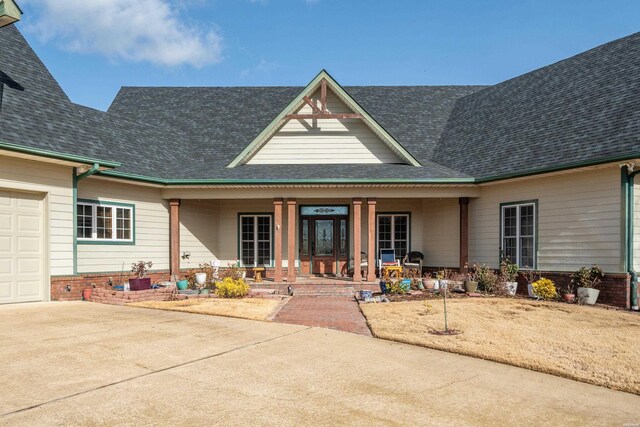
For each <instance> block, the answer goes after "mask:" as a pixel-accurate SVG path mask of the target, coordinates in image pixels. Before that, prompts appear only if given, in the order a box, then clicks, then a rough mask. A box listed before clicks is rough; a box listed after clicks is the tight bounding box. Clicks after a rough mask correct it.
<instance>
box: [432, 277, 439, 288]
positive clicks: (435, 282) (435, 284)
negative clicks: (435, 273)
mask: <svg viewBox="0 0 640 427" xmlns="http://www.w3.org/2000/svg"><path fill="white" fill-rule="evenodd" d="M433 290H434V291H439V290H440V280H438V279H436V280H434V281H433Z"/></svg>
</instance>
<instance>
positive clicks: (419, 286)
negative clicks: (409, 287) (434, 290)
mask: <svg viewBox="0 0 640 427" xmlns="http://www.w3.org/2000/svg"><path fill="white" fill-rule="evenodd" d="M418 289H420V290H421V291H424V283H422V281H419V282H418Z"/></svg>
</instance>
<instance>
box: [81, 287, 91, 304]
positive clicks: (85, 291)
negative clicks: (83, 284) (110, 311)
mask: <svg viewBox="0 0 640 427" xmlns="http://www.w3.org/2000/svg"><path fill="white" fill-rule="evenodd" d="M82 299H83V300H85V301H89V300H90V299H91V288H87V289H83V290H82Z"/></svg>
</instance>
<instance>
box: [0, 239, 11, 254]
mask: <svg viewBox="0 0 640 427" xmlns="http://www.w3.org/2000/svg"><path fill="white" fill-rule="evenodd" d="M12 252H13V237H12V236H0V254H9V253H12Z"/></svg>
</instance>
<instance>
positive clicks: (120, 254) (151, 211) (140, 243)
mask: <svg viewBox="0 0 640 427" xmlns="http://www.w3.org/2000/svg"><path fill="white" fill-rule="evenodd" d="M78 198H81V199H91V200H100V201H105V202H119V203H130V204H133V205H135V237H136V239H135V245H104V244H96V245H92V244H80V245H78V273H97V272H111V271H113V272H119V271H120V270H121V269H122V265H123V264H124V270H125V273H126V272H128V271H129V269H130V268H131V264H132V263H133V262H136V261H138V260H144V261H152V262H153V269H154V270H166V269H169V207H168V203H167V202H166V201H165V200H163V199H162V197H161V192H160V190H159V189H155V188H150V187H142V186H135V185H126V184H121V183H115V182H111V181H105V180H101V179H95V178H87V179H84V180H82V181H80V182H79V183H78Z"/></svg>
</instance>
